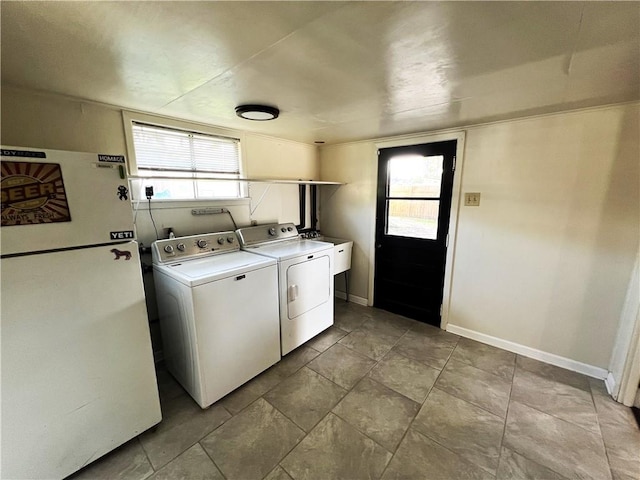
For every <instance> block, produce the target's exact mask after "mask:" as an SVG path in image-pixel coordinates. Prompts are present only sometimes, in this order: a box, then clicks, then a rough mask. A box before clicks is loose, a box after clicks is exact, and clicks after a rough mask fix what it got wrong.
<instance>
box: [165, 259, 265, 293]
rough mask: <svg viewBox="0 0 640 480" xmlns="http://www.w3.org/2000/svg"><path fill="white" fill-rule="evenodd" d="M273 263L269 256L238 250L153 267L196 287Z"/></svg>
mask: <svg viewBox="0 0 640 480" xmlns="http://www.w3.org/2000/svg"><path fill="white" fill-rule="evenodd" d="M275 264H276V261H275V260H273V259H271V258H267V257H262V256H259V255H253V254H251V253H248V252H243V251H238V252H233V253H225V254H223V255H216V256H211V257H205V258H198V259H195V260H185V261H183V262H180V261H176V263H170V264H166V265H154V266H153V268H154V269H155V270H157V271H159V272H162V273H164V274H166V275H169V276H170V277H172V278H175V279H176V280H178V281H179V282H180V283H183V284H185V285H187V286H189V287H196V286H198V285H202V284H204V283H209V282H213V281H215V280H221V279H223V278H227V277H233V276H236V275H241V274H243V273H247V272H251V271H252V270H257V269H259V268H264V267H268V266H269V265H275Z"/></svg>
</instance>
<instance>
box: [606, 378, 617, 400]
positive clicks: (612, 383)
mask: <svg viewBox="0 0 640 480" xmlns="http://www.w3.org/2000/svg"><path fill="white" fill-rule="evenodd" d="M604 385H605V387H607V392H608V393H609V395H611V396H612V397H613V399H614V400H617V399H618V398H617V397H618V392H617V391H616V379H615V378H614V376H613V373H611V372H607V378H605V379H604Z"/></svg>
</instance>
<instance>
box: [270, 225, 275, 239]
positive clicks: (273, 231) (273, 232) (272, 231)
mask: <svg viewBox="0 0 640 480" xmlns="http://www.w3.org/2000/svg"><path fill="white" fill-rule="evenodd" d="M275 234H276V229H275V228H273V227H271V228H270V229H269V235H271V236H272V237H273V236H274V235H275Z"/></svg>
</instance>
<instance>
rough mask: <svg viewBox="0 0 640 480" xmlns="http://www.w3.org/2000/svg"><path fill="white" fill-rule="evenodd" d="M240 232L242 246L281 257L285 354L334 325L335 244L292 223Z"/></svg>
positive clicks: (252, 250)
mask: <svg viewBox="0 0 640 480" xmlns="http://www.w3.org/2000/svg"><path fill="white" fill-rule="evenodd" d="M237 233H238V238H239V239H240V243H241V245H242V248H243V249H245V250H247V251H250V252H252V253H257V254H259V255H262V256H265V257H269V258H274V259H276V260H277V261H278V286H279V295H278V298H279V303H280V342H281V348H282V355H286V354H287V353H289V352H290V351H292V350H293V349H295V348H296V347H299V346H300V345H302V344H303V343H305V342H306V341H307V340H309V339H311V338H313V337H315V336H316V335H317V334H318V333H320V332H322V331H323V330H325V329H327V328H329V327H330V326H331V325H333V244H331V243H325V242H319V241H315V240H304V239H301V238H299V236H298V230H297V229H296V227H295V225H294V224H293V223H284V224H270V225H261V226H257V227H247V228H240V229H238V230H237Z"/></svg>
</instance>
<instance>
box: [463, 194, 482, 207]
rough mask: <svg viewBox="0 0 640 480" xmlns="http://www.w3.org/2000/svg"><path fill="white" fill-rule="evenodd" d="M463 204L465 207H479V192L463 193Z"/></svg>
mask: <svg viewBox="0 0 640 480" xmlns="http://www.w3.org/2000/svg"><path fill="white" fill-rule="evenodd" d="M464 206H465V207H479V206H480V192H468V193H465V194H464Z"/></svg>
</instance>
